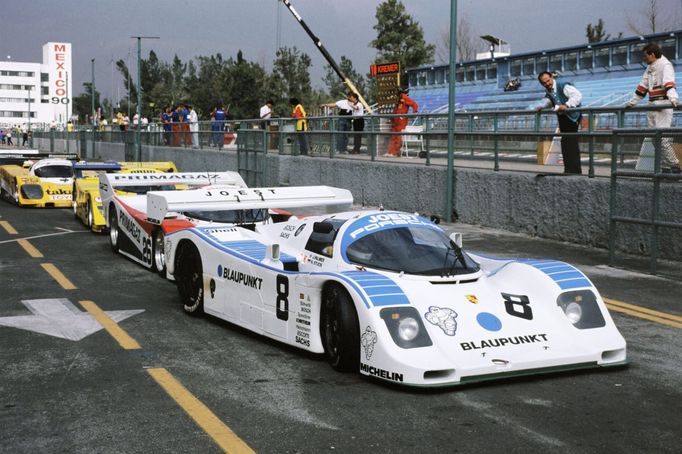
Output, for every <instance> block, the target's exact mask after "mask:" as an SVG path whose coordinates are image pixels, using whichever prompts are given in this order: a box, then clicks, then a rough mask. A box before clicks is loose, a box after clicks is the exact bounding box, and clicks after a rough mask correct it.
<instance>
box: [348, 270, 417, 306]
mask: <svg viewBox="0 0 682 454" xmlns="http://www.w3.org/2000/svg"><path fill="white" fill-rule="evenodd" d="M341 274H343V275H344V276H346V277H348V278H350V279H352V280H354V281H355V282H356V283H357V284H358V285H359V286H360V288H362V290H364V291H365V293H367V296H369V300H370V301H371V302H372V305H374V306H400V305H404V304H410V300H409V299H407V296H405V293H404V292H403V290H402V289H401V288H400V286H398V284H396V283H395V282H393V279H391V278H390V277H387V276H384V275H383V274H379V273H373V272H371V271H345V272H343V273H341Z"/></svg>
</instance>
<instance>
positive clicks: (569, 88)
mask: <svg viewBox="0 0 682 454" xmlns="http://www.w3.org/2000/svg"><path fill="white" fill-rule="evenodd" d="M538 81H539V82H540V84H541V85H542V86H543V87H544V88H545V98H547V99H546V100H545V102H544V104H542V105H540V106H538V108H537V110H538V111H541V110H542V109H544V108H547V107H550V106H553V108H554V111H555V112H556V114H557V119H558V120H559V131H560V132H562V133H576V132H578V129H579V127H580V118H581V114H580V112H578V111H576V110H572V111H570V112H569V111H568V109H573V108H575V107H579V106H580V101H581V100H582V94H581V93H580V92H579V91H578V89H577V88H575V87H574V86H573V85H572V84H571V83H569V82H563V83H562V82H557V81H556V80H555V79H554V77H552V74H551V73H550V72H548V71H543V72H541V73H540V75H539V76H538ZM561 155H562V156H563V159H564V173H566V174H581V173H583V172H582V167H581V165H580V148H579V146H578V138H577V137H576V136H562V137H561Z"/></svg>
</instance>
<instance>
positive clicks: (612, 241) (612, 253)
mask: <svg viewBox="0 0 682 454" xmlns="http://www.w3.org/2000/svg"><path fill="white" fill-rule="evenodd" d="M611 137H612V139H611V140H612V142H611V186H610V188H609V189H610V191H609V265H610V266H613V265H614V262H615V260H616V227H617V226H616V221H614V220H613V218H614V216H615V215H616V200H617V198H616V195H617V191H618V186H617V184H618V181H617V177H618V155H619V153H620V147H619V143H620V141H619V138H618V134H617V132H616V131H612V136H611Z"/></svg>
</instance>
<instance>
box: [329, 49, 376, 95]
mask: <svg viewBox="0 0 682 454" xmlns="http://www.w3.org/2000/svg"><path fill="white" fill-rule="evenodd" d="M339 68H341V71H342V72H343V73H344V74H345V75H346V77H348V78H349V79H350V80H351V81H352V82H353V84H354V85H355V88H357V89H358V91H359V92H360V94H361V95H363V97H364V96H365V95H366V88H365V78H364V77H363V76H362V74H360V73H358V72H357V71H355V69H354V68H353V62H352V61H351V60H350V59H348V58H346V56H345V55H342V56H341V63H339ZM324 72H325V74H324V77H323V78H322V81H323V82H324V84H325V85H326V86H327V91H328V93H329V97H331V98H332V99H334V100H337V99H341V98H345V97H346V94H347V93H348V88H346V86H345V85H344V84H343V81H342V80H341V79H340V78H339V76H338V74H336V72H335V71H334V69H333V68H332V66H331V65H329V64H328V65H325V67H324Z"/></svg>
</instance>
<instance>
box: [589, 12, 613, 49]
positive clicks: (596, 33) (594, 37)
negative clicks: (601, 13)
mask: <svg viewBox="0 0 682 454" xmlns="http://www.w3.org/2000/svg"><path fill="white" fill-rule="evenodd" d="M585 35H586V36H587V42H588V43H600V42H602V41H608V39H609V38H610V37H611V35H608V34H606V30H604V21H603V20H602V19H601V18H600V19H599V20H598V21H597V24H596V25H594V26H593V25H592V24H591V23H590V24H587V27H586V28H585Z"/></svg>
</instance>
